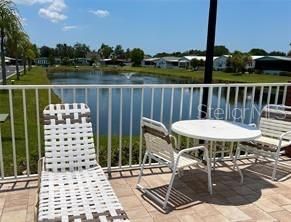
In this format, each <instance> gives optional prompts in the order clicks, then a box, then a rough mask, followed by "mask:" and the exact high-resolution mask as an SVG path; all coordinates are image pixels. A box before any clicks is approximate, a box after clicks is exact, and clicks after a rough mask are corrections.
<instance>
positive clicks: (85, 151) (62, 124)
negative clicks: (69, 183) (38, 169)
mask: <svg viewBox="0 0 291 222" xmlns="http://www.w3.org/2000/svg"><path fill="white" fill-rule="evenodd" d="M43 117H44V140H45V144H44V145H45V170H46V171H52V172H65V171H70V172H72V171H77V170H84V169H89V168H92V167H95V166H96V165H97V162H96V155H95V148H94V139H93V130H92V123H91V122H90V109H89V107H88V106H87V105H86V104H84V103H73V104H50V105H48V106H47V107H46V108H45V109H44V111H43Z"/></svg>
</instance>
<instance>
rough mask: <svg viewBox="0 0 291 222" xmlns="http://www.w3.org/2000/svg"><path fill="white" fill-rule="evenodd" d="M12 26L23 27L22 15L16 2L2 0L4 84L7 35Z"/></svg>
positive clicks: (0, 33)
mask: <svg viewBox="0 0 291 222" xmlns="http://www.w3.org/2000/svg"><path fill="white" fill-rule="evenodd" d="M12 26H17V27H19V28H20V29H22V25H21V22H20V17H19V15H18V13H17V9H16V7H15V4H14V3H13V1H11V0H1V2H0V50H1V67H2V79H3V85H6V83H7V80H6V67H5V50H4V44H5V37H7V36H8V34H9V32H10V31H11V28H12Z"/></svg>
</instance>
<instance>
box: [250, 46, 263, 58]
mask: <svg viewBox="0 0 291 222" xmlns="http://www.w3.org/2000/svg"><path fill="white" fill-rule="evenodd" d="M249 54H250V55H261V56H266V55H268V53H267V52H266V51H265V50H264V49H258V48H254V49H251V50H250V51H249Z"/></svg>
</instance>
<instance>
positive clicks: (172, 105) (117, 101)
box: [49, 71, 280, 135]
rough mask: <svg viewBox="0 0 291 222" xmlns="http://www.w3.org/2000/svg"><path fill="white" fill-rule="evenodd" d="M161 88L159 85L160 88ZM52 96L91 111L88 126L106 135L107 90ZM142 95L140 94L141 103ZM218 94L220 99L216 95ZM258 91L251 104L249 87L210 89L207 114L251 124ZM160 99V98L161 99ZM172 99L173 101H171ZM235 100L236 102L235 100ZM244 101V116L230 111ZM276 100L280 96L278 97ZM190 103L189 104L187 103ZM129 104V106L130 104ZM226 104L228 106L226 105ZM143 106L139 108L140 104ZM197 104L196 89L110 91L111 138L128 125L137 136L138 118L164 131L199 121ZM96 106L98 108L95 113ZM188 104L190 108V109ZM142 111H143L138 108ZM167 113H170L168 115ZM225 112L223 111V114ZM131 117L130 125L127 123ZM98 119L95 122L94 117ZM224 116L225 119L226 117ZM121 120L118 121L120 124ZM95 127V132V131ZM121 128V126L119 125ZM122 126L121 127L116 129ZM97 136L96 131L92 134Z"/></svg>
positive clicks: (76, 77) (150, 80)
mask: <svg viewBox="0 0 291 222" xmlns="http://www.w3.org/2000/svg"><path fill="white" fill-rule="evenodd" d="M49 77H50V80H51V82H52V84H54V85H67V84H76V85H78V84H86V85H88V84H101V85H108V84H111V85H121V84H123V85H124V84H135V85H136V84H137V85H140V84H186V83H193V82H191V81H190V80H187V79H180V78H173V77H165V76H154V75H150V74H138V73H137V74H133V73H130V74H128V75H125V74H118V73H103V72H99V71H98V72H90V73H56V74H51V75H50V76H49ZM161 87H162V85H161ZM54 92H55V93H56V94H57V95H58V96H59V97H62V100H63V102H74V95H75V102H86V101H87V103H88V105H89V107H90V108H91V112H92V122H93V127H94V130H95V131H96V130H98V131H99V133H100V134H101V135H107V133H108V115H109V114H108V108H109V102H110V100H109V99H108V98H109V89H108V88H106V86H105V88H102V89H98V90H97V89H88V90H87V99H86V90H85V89H77V90H76V91H75V92H74V90H72V89H63V90H60V89H55V90H54ZM142 94H144V96H143V99H142ZM219 94H221V99H220V100H219V99H218V97H219V96H218V95H219ZM259 94H260V93H259V91H255V98H254V103H253V101H252V88H251V87H249V88H248V89H247V91H246V93H244V87H240V88H239V91H238V93H237V96H236V93H235V87H233V88H231V89H230V90H229V95H228V93H227V88H222V90H221V92H219V89H218V88H213V96H212V100H211V104H212V105H211V107H212V108H217V107H219V108H221V110H220V111H217V110H216V111H215V110H214V109H212V110H211V115H212V117H214V116H216V118H220V119H225V118H226V119H229V120H233V119H234V118H236V120H237V121H242V120H241V116H242V117H243V121H244V122H245V123H249V122H253V121H254V120H256V118H257V116H258V114H257V113H256V112H254V115H252V116H251V115H250V113H251V112H250V110H251V108H257V107H258V106H259V97H260V95H259ZM162 95H164V96H163V98H162ZM172 95H173V99H171V98H172ZM236 97H237V101H236V99H235V98H236ZM266 97H267V95H266V93H264V94H263V97H262V105H264V104H265V103H266V100H267V99H266ZM244 98H246V99H245V108H246V109H245V110H246V112H245V113H243V115H241V112H240V111H235V110H234V107H238V108H242V107H243V105H244V103H243V100H244ZM279 98H280V96H279ZM191 99H192V100H191ZM274 99H275V98H274V96H273V95H271V96H270V100H274ZM131 101H132V104H131ZM227 101H228V102H227ZM142 102H143V104H142ZM199 102H200V89H199V88H193V90H191V88H184V89H181V88H175V89H171V88H165V89H162V88H156V89H152V88H145V89H144V91H143V92H142V89H140V88H134V89H129V88H124V89H122V90H121V89H120V88H113V89H112V101H111V104H112V107H111V109H112V134H113V135H119V134H120V132H121V134H122V135H129V134H130V127H129V126H130V125H132V134H133V135H138V134H139V132H140V125H139V123H140V117H141V115H143V116H146V117H149V118H153V119H155V120H158V121H162V122H163V123H164V124H165V125H166V126H167V127H168V126H169V124H170V122H171V119H172V122H175V121H178V120H180V119H196V118H198V117H199V110H201V107H200V106H199ZM97 104H99V107H98V109H97ZM191 104H192V105H191ZM142 107H143V110H141V108H142ZM171 109H172V110H173V112H172V114H171ZM226 110H227V111H226ZM131 114H132V121H130V120H131ZM98 115H99V118H97V116H98ZM226 115H227V117H226ZM120 120H122V121H120ZM97 124H98V126H99V127H98V128H97V127H96V126H97ZM120 124H121V125H120ZM120 126H122V127H120ZM96 132H97V131H96Z"/></svg>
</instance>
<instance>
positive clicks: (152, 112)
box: [150, 88, 155, 119]
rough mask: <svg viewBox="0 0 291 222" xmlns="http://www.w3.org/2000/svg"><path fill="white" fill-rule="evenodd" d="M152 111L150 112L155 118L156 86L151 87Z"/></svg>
mask: <svg viewBox="0 0 291 222" xmlns="http://www.w3.org/2000/svg"><path fill="white" fill-rule="evenodd" d="M151 93H152V94H151V113H150V116H151V119H153V118H154V102H155V101H154V99H155V97H154V94H155V89H154V88H152V89H151Z"/></svg>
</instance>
